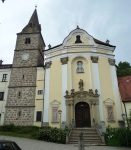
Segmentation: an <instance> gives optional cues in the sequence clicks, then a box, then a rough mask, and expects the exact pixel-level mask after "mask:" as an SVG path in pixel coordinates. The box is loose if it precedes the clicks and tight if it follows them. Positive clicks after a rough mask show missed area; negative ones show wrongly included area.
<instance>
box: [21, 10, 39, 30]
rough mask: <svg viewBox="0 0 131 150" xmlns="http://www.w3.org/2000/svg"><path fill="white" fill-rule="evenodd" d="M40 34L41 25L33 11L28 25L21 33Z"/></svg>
mask: <svg viewBox="0 0 131 150" xmlns="http://www.w3.org/2000/svg"><path fill="white" fill-rule="evenodd" d="M25 32H26V33H32V32H41V25H40V24H39V20H38V15H37V10H36V9H35V10H34V12H33V14H32V16H31V18H30V21H29V23H28V24H27V25H26V26H25V27H24V28H23V30H22V33H25Z"/></svg>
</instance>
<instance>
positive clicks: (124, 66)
mask: <svg viewBox="0 0 131 150" xmlns="http://www.w3.org/2000/svg"><path fill="white" fill-rule="evenodd" d="M124 76H131V65H130V63H128V62H126V61H125V62H121V61H120V62H119V64H118V71H117V77H124Z"/></svg>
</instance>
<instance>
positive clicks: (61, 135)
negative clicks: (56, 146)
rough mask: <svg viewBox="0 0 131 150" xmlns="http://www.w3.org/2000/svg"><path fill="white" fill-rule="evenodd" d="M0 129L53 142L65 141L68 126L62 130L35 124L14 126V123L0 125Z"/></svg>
mask: <svg viewBox="0 0 131 150" xmlns="http://www.w3.org/2000/svg"><path fill="white" fill-rule="evenodd" d="M0 131H3V132H10V133H12V132H13V133H16V134H23V135H27V137H30V138H33V139H38V140H43V141H48V142H55V143H65V140H66V133H67V131H68V128H65V129H64V130H62V129H58V128H53V127H37V126H14V124H10V125H4V126H0Z"/></svg>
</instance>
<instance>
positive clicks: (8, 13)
mask: <svg viewBox="0 0 131 150" xmlns="http://www.w3.org/2000/svg"><path fill="white" fill-rule="evenodd" d="M36 4H37V13H38V18H39V23H40V24H41V27H42V35H43V38H44V41H45V44H46V49H48V45H49V44H51V46H52V47H53V46H55V45H58V44H61V43H62V42H63V40H64V39H65V37H67V36H68V34H69V33H70V32H71V31H72V30H74V29H75V28H76V26H77V25H76V23H77V22H78V23H79V27H80V28H81V29H84V30H85V31H86V32H87V33H88V34H90V35H92V36H93V37H94V38H96V39H98V40H100V41H103V42H105V41H106V40H107V39H108V40H109V41H110V44H111V45H115V46H116V49H115V51H114V55H115V59H116V64H117V65H118V63H119V62H120V61H122V62H124V61H127V62H129V63H130V64H131V47H130V44H131V0H6V1H5V2H4V3H2V1H1V0H0V60H3V64H12V62H13V56H14V50H15V45H16V39H17V33H19V32H21V31H22V29H23V28H24V27H25V26H26V25H27V24H28V22H29V19H30V17H31V15H32V13H33V11H34V9H35V5H36Z"/></svg>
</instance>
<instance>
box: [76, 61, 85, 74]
mask: <svg viewBox="0 0 131 150" xmlns="http://www.w3.org/2000/svg"><path fill="white" fill-rule="evenodd" d="M82 66H83V62H82V61H78V62H77V70H76V72H84V69H83V67H82Z"/></svg>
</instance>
